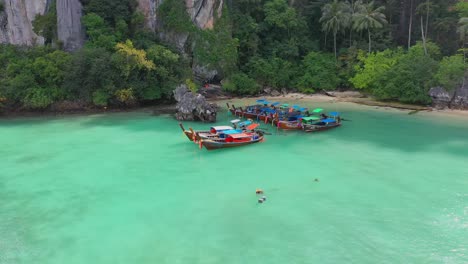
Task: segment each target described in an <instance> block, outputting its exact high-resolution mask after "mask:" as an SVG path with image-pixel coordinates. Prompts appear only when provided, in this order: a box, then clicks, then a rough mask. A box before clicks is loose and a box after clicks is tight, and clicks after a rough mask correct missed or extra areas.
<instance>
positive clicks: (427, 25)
mask: <svg viewBox="0 0 468 264" xmlns="http://www.w3.org/2000/svg"><path fill="white" fill-rule="evenodd" d="M428 28H429V0H427V1H426V29H425V32H424V37H425V38H426V39H427V29H428Z"/></svg>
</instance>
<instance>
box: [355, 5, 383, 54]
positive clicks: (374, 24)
mask: <svg viewBox="0 0 468 264" xmlns="http://www.w3.org/2000/svg"><path fill="white" fill-rule="evenodd" d="M384 10H385V7H384V6H380V7H377V8H376V7H375V6H374V2H370V3H369V4H359V5H357V12H356V13H355V14H354V19H353V20H354V22H353V28H354V29H355V30H357V31H358V32H362V31H367V35H368V37H369V53H370V52H371V47H372V38H371V30H373V29H377V28H382V27H383V25H384V24H386V23H387V19H386V17H385V14H384V13H383V11H384Z"/></svg>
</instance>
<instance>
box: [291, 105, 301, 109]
mask: <svg viewBox="0 0 468 264" xmlns="http://www.w3.org/2000/svg"><path fill="white" fill-rule="evenodd" d="M292 108H294V109H299V108H300V107H299V106H298V105H293V106H292Z"/></svg>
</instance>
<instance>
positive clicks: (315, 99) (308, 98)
mask: <svg viewBox="0 0 468 264" xmlns="http://www.w3.org/2000/svg"><path fill="white" fill-rule="evenodd" d="M332 94H333V96H330V95H324V94H319V93H317V94H302V93H288V94H284V95H279V96H271V95H259V96H249V97H237V96H232V97H229V96H225V97H219V98H207V101H208V102H213V103H218V104H219V106H220V107H222V108H224V107H225V105H224V103H225V102H230V101H233V100H245V101H249V100H252V101H253V100H257V99H260V98H264V99H267V100H271V101H281V100H287V101H292V102H298V103H300V102H307V103H344V104H353V105H361V106H367V107H378V108H382V109H393V110H398V111H409V112H408V114H426V115H427V114H429V115H438V116H456V117H464V118H468V110H458V109H436V108H433V107H429V106H419V105H410V104H403V103H398V102H382V101H377V100H375V99H373V98H370V97H366V96H364V95H362V94H360V93H359V92H333V93H332ZM129 112H151V114H152V115H161V114H172V113H175V104H160V105H153V106H151V105H149V106H136V107H131V108H108V109H100V108H86V109H80V110H73V111H7V112H0V120H7V119H16V118H29V117H32V118H34V117H66V116H79V115H95V114H107V113H129Z"/></svg>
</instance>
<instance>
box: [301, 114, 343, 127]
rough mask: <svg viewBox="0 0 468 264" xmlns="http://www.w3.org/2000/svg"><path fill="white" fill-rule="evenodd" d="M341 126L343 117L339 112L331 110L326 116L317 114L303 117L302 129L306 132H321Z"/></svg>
mask: <svg viewBox="0 0 468 264" xmlns="http://www.w3.org/2000/svg"><path fill="white" fill-rule="evenodd" d="M339 126H341V117H340V115H339V113H338V112H331V113H329V116H325V118H320V117H317V116H309V117H303V118H302V129H303V130H304V132H319V131H324V130H329V129H332V128H336V127H339Z"/></svg>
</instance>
